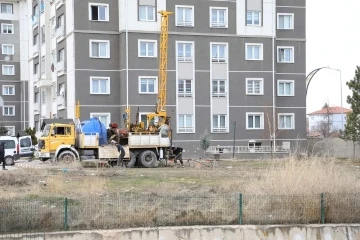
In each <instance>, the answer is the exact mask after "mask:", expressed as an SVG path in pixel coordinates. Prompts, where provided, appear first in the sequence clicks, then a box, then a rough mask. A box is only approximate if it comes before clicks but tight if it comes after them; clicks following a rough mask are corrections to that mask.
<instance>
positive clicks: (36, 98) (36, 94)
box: [34, 92, 40, 103]
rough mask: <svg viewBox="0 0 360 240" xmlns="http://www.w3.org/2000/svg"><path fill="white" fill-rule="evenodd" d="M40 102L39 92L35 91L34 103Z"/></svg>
mask: <svg viewBox="0 0 360 240" xmlns="http://www.w3.org/2000/svg"><path fill="white" fill-rule="evenodd" d="M39 102H40V94H39V93H38V92H37V93H35V94H34V103H39Z"/></svg>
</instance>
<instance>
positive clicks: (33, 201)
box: [0, 193, 360, 239]
mask: <svg viewBox="0 0 360 240" xmlns="http://www.w3.org/2000/svg"><path fill="white" fill-rule="evenodd" d="M312 223H360V193H356V194H326V193H325V194H324V193H322V194H316V195H298V196H285V195H284V196H264V195H243V194H232V195H221V196H211V197H210V196H182V195H157V194H149V195H139V194H123V195H108V196H96V197H95V196H94V197H88V198H71V199H68V198H38V197H32V198H23V199H3V200H2V204H1V205H0V239H24V238H25V239H26V238H27V237H26V236H28V235H26V234H30V233H33V234H32V237H31V239H37V236H38V237H39V238H38V239H43V238H42V236H41V233H44V232H52V231H64V230H94V229H97V230H99V229H119V228H135V227H160V226H189V225H237V224H258V225H268V224H312ZM24 233H26V234H25V235H23V234H24ZM35 233H36V234H35ZM29 239H30V238H29Z"/></svg>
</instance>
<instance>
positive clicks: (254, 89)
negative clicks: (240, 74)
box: [246, 78, 264, 95]
mask: <svg viewBox="0 0 360 240" xmlns="http://www.w3.org/2000/svg"><path fill="white" fill-rule="evenodd" d="M263 82H264V80H263V79H262V78H247V79H246V94H247V95H263V94H264V85H263Z"/></svg>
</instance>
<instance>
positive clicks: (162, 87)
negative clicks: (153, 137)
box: [147, 11, 173, 125]
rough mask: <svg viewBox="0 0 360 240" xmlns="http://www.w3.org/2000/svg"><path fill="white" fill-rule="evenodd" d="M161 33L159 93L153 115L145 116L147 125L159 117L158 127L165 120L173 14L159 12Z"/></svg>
mask: <svg viewBox="0 0 360 240" xmlns="http://www.w3.org/2000/svg"><path fill="white" fill-rule="evenodd" d="M159 13H160V14H161V31H160V59H159V92H158V99H157V103H156V109H155V113H150V114H148V115H147V120H148V123H150V121H151V120H152V119H153V118H154V117H160V118H162V120H161V119H159V125H162V124H164V123H165V121H166V120H167V114H166V85H167V63H168V42H169V16H170V15H171V14H173V12H167V11H160V12H159Z"/></svg>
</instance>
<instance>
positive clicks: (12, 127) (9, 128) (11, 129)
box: [4, 126, 15, 136]
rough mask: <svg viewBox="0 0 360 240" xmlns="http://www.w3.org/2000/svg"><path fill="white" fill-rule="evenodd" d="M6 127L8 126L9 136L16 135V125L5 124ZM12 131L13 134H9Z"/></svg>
mask: <svg viewBox="0 0 360 240" xmlns="http://www.w3.org/2000/svg"><path fill="white" fill-rule="evenodd" d="M4 128H6V129H7V130H8V132H7V135H8V136H15V126H4ZM11 132H12V133H13V134H9V133H11Z"/></svg>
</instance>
